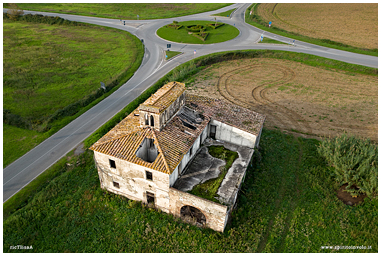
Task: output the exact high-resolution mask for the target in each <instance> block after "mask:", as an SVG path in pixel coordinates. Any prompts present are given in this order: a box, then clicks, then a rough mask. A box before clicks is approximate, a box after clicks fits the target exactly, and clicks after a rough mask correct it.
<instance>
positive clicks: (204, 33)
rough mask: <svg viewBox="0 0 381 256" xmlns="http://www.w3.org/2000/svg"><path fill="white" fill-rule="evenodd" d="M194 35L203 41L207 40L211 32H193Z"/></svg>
mask: <svg viewBox="0 0 381 256" xmlns="http://www.w3.org/2000/svg"><path fill="white" fill-rule="evenodd" d="M201 34H203V35H204V36H202V35H201ZM192 35H194V36H195V37H197V38H198V39H201V40H202V41H205V40H206V38H207V37H208V35H209V33H206V32H202V33H193V34H192Z"/></svg>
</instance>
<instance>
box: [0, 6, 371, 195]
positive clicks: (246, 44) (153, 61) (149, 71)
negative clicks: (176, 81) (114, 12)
mask: <svg viewBox="0 0 381 256" xmlns="http://www.w3.org/2000/svg"><path fill="white" fill-rule="evenodd" d="M249 6H250V4H234V5H231V6H228V7H224V8H221V9H219V10H216V11H211V12H206V13H201V14H195V15H189V16H183V17H178V18H170V19H158V20H130V21H126V25H123V24H122V23H121V22H120V21H119V20H115V19H105V18H94V17H85V16H77V15H68V14H57V13H44V12H34V11H24V13H26V14H27V13H32V14H42V15H47V16H59V17H62V18H64V19H68V20H72V21H79V22H85V23H90V24H96V25H101V26H107V27H113V28H117V29H121V30H125V31H128V32H130V33H131V34H133V35H135V36H137V37H138V38H139V39H143V40H144V44H145V54H144V57H143V62H142V65H141V66H140V68H139V69H138V70H137V71H136V72H135V74H134V76H133V77H131V79H130V80H129V81H127V82H126V83H125V84H124V85H123V86H121V87H120V88H119V89H118V90H117V91H115V92H114V93H113V94H111V95H110V96H109V97H107V98H106V99H104V100H103V101H101V102H100V103H98V104H97V105H96V106H94V107H93V108H91V109H90V110H88V111H87V112H85V113H84V114H82V115H81V116H80V117H78V118H77V119H75V120H74V121H72V122H71V123H70V124H68V125H67V126H65V127H64V128H62V129H61V130H60V131H58V132H57V133H55V134H54V135H53V136H51V137H50V138H48V139H46V140H45V141H44V142H42V143H41V144H39V145H38V146H37V147H35V148H34V149H32V150H31V151H29V152H28V153H26V154H25V155H24V156H22V157H20V158H19V159H18V160H16V161H15V162H13V163H12V164H10V165H8V166H7V167H6V168H5V169H4V170H3V202H5V201H7V200H8V199H9V198H10V197H12V196H13V195H14V194H15V193H17V192H18V191H19V190H20V189H22V188H23V187H24V186H26V185H27V184H28V183H29V182H31V181H32V180H33V179H35V178H36V177H37V176H38V175H39V174H41V173H42V172H44V171H45V170H46V169H47V168H49V167H50V166H51V165H53V164H54V163H55V162H56V161H58V160H59V159H60V158H62V157H63V156H65V155H66V154H67V153H68V152H69V151H71V150H72V149H73V148H75V147H76V146H77V145H78V144H79V143H80V142H82V141H83V140H84V139H85V138H87V137H88V136H89V135H91V134H92V133H93V132H94V131H96V130H97V129H98V128H99V127H100V126H102V125H103V124H104V123H106V122H107V121H108V120H109V119H110V118H112V117H113V116H114V115H115V114H117V113H118V112H119V111H121V110H122V109H123V108H124V107H125V106H126V105H127V104H129V103H130V102H131V101H133V100H134V99H135V98H136V97H137V96H139V95H140V94H141V93H142V92H143V91H144V90H146V89H147V88H149V87H150V86H152V85H153V84H154V83H155V82H156V81H157V80H158V79H160V78H161V77H162V76H164V75H165V74H166V73H168V72H169V71H170V70H172V69H173V68H175V67H176V66H178V65H180V64H182V63H184V62H187V61H189V60H191V59H192V58H194V50H196V57H198V56H203V55H207V54H210V53H215V52H221V51H230V50H244V49H245V50H246V49H270V50H283V51H292V52H301V53H307V54H313V55H317V56H320V57H325V58H330V59H335V60H339V61H344V62H348V63H353V64H359V65H363V66H368V67H374V68H377V67H378V57H373V56H368V55H361V54H356V53H350V52H346V51H340V50H335V49H330V48H326V47H321V46H317V45H313V44H308V43H304V42H299V41H297V42H296V43H295V46H291V45H266V44H257V42H258V40H259V39H260V36H261V34H262V33H264V35H265V36H266V37H269V38H273V39H276V40H278V41H283V42H286V43H288V42H290V41H292V39H290V38H286V37H282V36H278V35H275V34H271V33H269V32H264V31H263V30H260V29H258V28H255V27H253V26H251V25H248V24H246V23H245V21H244V20H245V19H244V15H245V10H246V9H247V8H248V7H249ZM232 8H237V10H236V11H235V12H234V13H233V15H232V18H227V17H226V18H224V17H219V18H217V19H218V21H220V22H224V23H227V24H230V25H233V26H234V25H235V26H236V27H237V28H238V29H239V30H240V34H239V35H238V37H236V38H235V39H233V40H230V41H227V42H223V43H218V44H211V45H191V44H180V43H173V42H172V43H171V44H172V47H171V50H173V51H180V52H184V54H182V55H178V56H177V57H175V58H174V59H172V60H170V61H165V60H164V58H163V56H164V51H165V49H166V45H167V43H169V42H168V41H166V40H163V39H161V38H159V37H158V36H157V35H156V30H157V29H159V28H160V27H162V26H164V25H166V24H169V23H172V21H173V20H177V21H187V20H210V21H214V17H212V16H210V15H211V14H215V13H220V12H224V11H227V10H229V9H232ZM3 11H4V12H6V11H7V10H6V9H3Z"/></svg>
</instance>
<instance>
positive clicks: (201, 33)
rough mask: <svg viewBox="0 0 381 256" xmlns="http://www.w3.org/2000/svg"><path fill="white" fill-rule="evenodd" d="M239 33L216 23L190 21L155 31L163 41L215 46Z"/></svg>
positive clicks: (220, 23) (234, 28)
mask: <svg viewBox="0 0 381 256" xmlns="http://www.w3.org/2000/svg"><path fill="white" fill-rule="evenodd" d="M239 33H240V31H239V30H238V29H237V28H236V27H235V26H234V25H233V26H232V25H229V24H226V23H222V22H217V21H205V20H191V21H183V22H176V21H173V23H172V24H168V25H165V26H163V27H161V28H159V29H158V30H157V31H156V34H157V36H159V37H161V38H162V39H164V40H168V41H171V42H176V43H186V44H215V43H222V42H225V41H229V40H232V39H234V38H236V37H237V36H238V35H239Z"/></svg>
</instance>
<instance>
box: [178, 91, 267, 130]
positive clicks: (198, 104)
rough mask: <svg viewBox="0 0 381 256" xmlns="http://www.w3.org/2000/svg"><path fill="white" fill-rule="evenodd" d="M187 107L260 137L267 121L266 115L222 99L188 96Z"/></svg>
mask: <svg viewBox="0 0 381 256" xmlns="http://www.w3.org/2000/svg"><path fill="white" fill-rule="evenodd" d="M185 105H186V106H187V107H189V108H191V109H193V110H195V111H198V112H200V113H203V114H204V115H206V116H208V117H210V118H213V119H215V120H217V121H220V122H222V123H226V124H229V125H231V126H233V127H236V128H238V129H241V130H243V131H246V132H248V133H252V134H254V135H256V136H258V135H259V133H260V131H261V128H262V126H263V123H264V121H265V119H266V117H265V116H264V115H261V114H259V113H256V112H254V111H251V110H249V109H246V108H244V107H241V106H238V105H234V104H231V103H229V102H227V101H224V100H220V99H211V98H207V97H202V96H198V95H192V94H186V95H185Z"/></svg>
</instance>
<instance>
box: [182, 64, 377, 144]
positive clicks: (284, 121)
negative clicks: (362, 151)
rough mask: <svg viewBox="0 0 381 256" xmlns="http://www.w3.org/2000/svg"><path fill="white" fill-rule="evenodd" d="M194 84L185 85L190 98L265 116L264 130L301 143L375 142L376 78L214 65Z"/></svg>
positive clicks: (294, 67)
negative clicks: (351, 138) (350, 138)
mask: <svg viewBox="0 0 381 256" xmlns="http://www.w3.org/2000/svg"><path fill="white" fill-rule="evenodd" d="M194 79H195V82H193V83H190V84H188V85H187V86H188V89H187V90H188V92H189V93H192V94H198V95H203V96H208V97H213V98H222V99H227V100H229V101H231V102H233V103H235V104H237V105H241V106H244V107H246V108H249V109H252V110H253V111H256V112H258V113H261V114H264V115H266V121H265V127H267V128H270V129H271V128H274V127H276V128H279V129H281V130H284V131H288V132H291V133H296V134H298V135H302V136H304V137H329V136H336V135H339V134H341V133H342V132H343V131H346V132H348V133H350V134H353V135H358V136H361V137H367V138H371V139H372V140H377V124H378V117H377V113H378V112H377V111H378V101H377V100H378V97H377V93H378V87H377V86H378V78H377V77H374V76H369V75H360V74H356V75H353V74H352V75H351V74H347V73H345V72H342V71H336V72H334V71H328V70H325V69H322V68H316V67H312V66H308V65H305V64H301V63H299V62H294V61H288V60H274V59H266V58H263V59H243V60H234V61H226V62H221V63H218V64H214V65H211V66H209V67H208V68H206V69H205V70H203V71H201V72H199V73H198V74H197V75H196V76H195V77H194ZM242 121H246V120H242ZM247 121H249V120H247Z"/></svg>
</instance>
